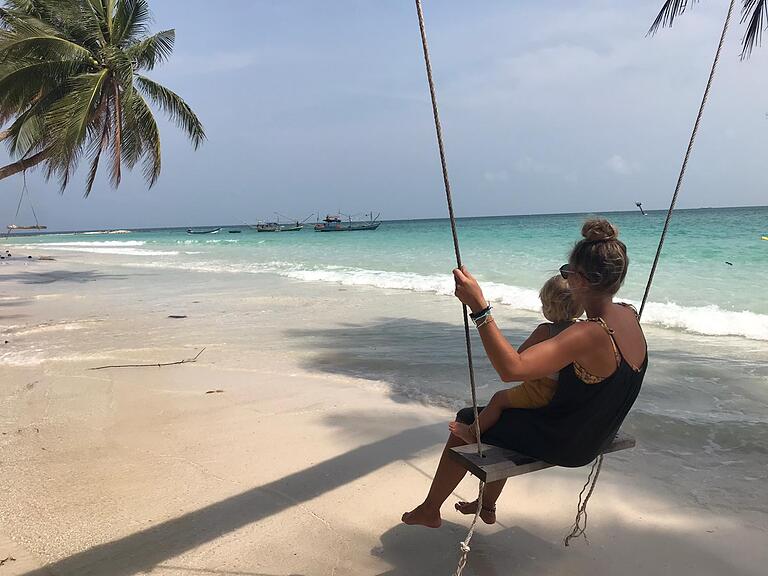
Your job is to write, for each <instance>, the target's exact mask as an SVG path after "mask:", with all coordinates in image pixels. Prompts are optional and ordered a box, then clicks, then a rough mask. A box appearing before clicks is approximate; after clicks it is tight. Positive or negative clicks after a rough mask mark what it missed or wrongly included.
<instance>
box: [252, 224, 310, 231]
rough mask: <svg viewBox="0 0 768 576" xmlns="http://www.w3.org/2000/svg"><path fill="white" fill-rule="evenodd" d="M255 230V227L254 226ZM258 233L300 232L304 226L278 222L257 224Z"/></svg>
mask: <svg viewBox="0 0 768 576" xmlns="http://www.w3.org/2000/svg"><path fill="white" fill-rule="evenodd" d="M252 228H253V226H252ZM255 228H256V232H298V231H299V230H301V229H302V228H304V226H302V225H301V224H299V223H298V222H296V223H295V224H279V223H278V222H266V223H264V224H256V226H255Z"/></svg>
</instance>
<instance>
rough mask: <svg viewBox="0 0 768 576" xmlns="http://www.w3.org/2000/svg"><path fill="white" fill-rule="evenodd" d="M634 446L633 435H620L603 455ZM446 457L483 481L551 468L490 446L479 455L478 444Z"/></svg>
mask: <svg viewBox="0 0 768 576" xmlns="http://www.w3.org/2000/svg"><path fill="white" fill-rule="evenodd" d="M634 446H635V439H634V438H633V437H632V436H630V435H629V434H625V433H623V432H619V433H618V434H616V437H615V438H614V440H613V442H611V444H610V445H609V446H608V448H606V449H605V451H604V452H603V453H604V454H607V453H609V452H617V451H619V450H626V449H628V448H633V447H634ZM448 455H449V456H450V457H451V458H453V459H454V460H455V461H456V462H458V463H459V464H461V466H462V467H463V468H465V469H467V470H468V471H469V472H471V473H472V474H474V475H475V476H477V477H478V478H479V479H480V480H482V481H483V482H494V481H496V480H503V479H504V478H511V477H512V476H519V475H521V474H528V472H536V471H537V470H544V469H545V468H551V467H552V466H554V464H550V463H549V462H544V461H543V460H536V459H535V458H531V457H530V456H526V455H524V454H520V453H519V452H515V451H514V450H507V449H505V448H499V447H498V446H491V445H490V444H485V445H484V446H483V455H482V456H480V455H478V453H477V444H467V445H465V446H457V447H456V448H451V449H450V450H449V451H448Z"/></svg>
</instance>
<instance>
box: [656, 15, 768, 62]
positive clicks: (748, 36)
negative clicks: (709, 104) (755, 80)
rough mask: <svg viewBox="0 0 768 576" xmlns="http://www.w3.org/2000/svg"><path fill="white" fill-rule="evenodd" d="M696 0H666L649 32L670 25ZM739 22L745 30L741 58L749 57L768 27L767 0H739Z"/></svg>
mask: <svg viewBox="0 0 768 576" xmlns="http://www.w3.org/2000/svg"><path fill="white" fill-rule="evenodd" d="M695 2H698V0H666V2H664V5H663V6H662V7H661V10H660V11H659V15H658V16H656V20H654V22H653V24H652V25H651V29H650V30H649V31H648V32H649V34H655V33H656V31H657V30H658V29H659V28H661V27H666V26H672V24H673V23H674V21H675V18H677V17H678V16H680V15H681V14H682V13H683V12H685V9H686V8H688V4H689V3H690V4H693V3H695ZM741 4H742V6H741V22H742V24H743V23H746V25H747V30H746V32H744V37H743V38H742V40H741V46H742V49H741V58H742V60H743V59H744V58H749V56H750V54H752V49H753V48H754V47H755V46H758V45H759V44H760V41H761V38H762V35H763V30H765V29H766V27H768V0H741Z"/></svg>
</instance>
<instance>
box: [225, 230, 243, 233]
mask: <svg viewBox="0 0 768 576" xmlns="http://www.w3.org/2000/svg"><path fill="white" fill-rule="evenodd" d="M227 232H229V233H230V234H240V230H227Z"/></svg>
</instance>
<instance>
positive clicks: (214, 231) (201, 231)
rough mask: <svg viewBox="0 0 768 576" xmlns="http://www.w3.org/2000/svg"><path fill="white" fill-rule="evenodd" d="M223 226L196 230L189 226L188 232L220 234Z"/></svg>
mask: <svg viewBox="0 0 768 576" xmlns="http://www.w3.org/2000/svg"><path fill="white" fill-rule="evenodd" d="M220 230H221V228H208V229H204V230H195V229H194V228H187V234H218V233H219V231H220Z"/></svg>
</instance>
